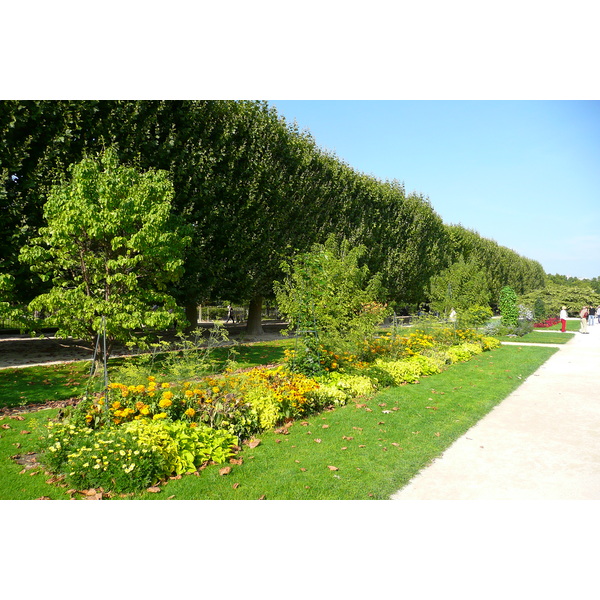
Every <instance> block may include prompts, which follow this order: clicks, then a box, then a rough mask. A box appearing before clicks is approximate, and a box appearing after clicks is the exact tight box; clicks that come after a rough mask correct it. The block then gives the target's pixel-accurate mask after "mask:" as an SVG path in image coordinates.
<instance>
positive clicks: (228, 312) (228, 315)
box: [225, 304, 235, 323]
mask: <svg viewBox="0 0 600 600" xmlns="http://www.w3.org/2000/svg"><path fill="white" fill-rule="evenodd" d="M229 319H231V322H232V323H235V319H234V318H233V308H231V304H229V305H228V306H227V320H226V321H225V323H229Z"/></svg>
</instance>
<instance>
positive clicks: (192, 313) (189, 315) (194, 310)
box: [185, 303, 198, 332]
mask: <svg viewBox="0 0 600 600" xmlns="http://www.w3.org/2000/svg"><path fill="white" fill-rule="evenodd" d="M185 318H186V319H187V320H188V322H189V325H188V326H187V328H186V331H188V332H190V331H195V330H196V329H197V328H198V306H197V305H196V304H195V303H194V304H186V305H185Z"/></svg>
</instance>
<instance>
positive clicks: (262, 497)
mask: <svg viewBox="0 0 600 600" xmlns="http://www.w3.org/2000/svg"><path fill="white" fill-rule="evenodd" d="M266 499H267V497H266V496H265V495H264V494H263V495H262V496H261V497H260V498H259V500H266Z"/></svg>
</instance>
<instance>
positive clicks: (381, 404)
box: [377, 402, 387, 406]
mask: <svg viewBox="0 0 600 600" xmlns="http://www.w3.org/2000/svg"><path fill="white" fill-rule="evenodd" d="M377 406H387V405H386V403H385V402H381V403H380V404H378V405H377Z"/></svg>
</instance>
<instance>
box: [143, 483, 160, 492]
mask: <svg viewBox="0 0 600 600" xmlns="http://www.w3.org/2000/svg"><path fill="white" fill-rule="evenodd" d="M146 491H147V492H150V493H151V494H158V492H160V488H159V487H158V486H157V485H153V486H152V487H149V488H148V489H147V490H146Z"/></svg>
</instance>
